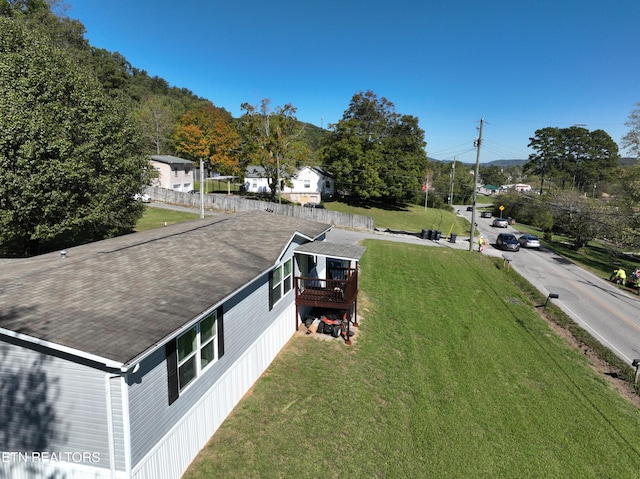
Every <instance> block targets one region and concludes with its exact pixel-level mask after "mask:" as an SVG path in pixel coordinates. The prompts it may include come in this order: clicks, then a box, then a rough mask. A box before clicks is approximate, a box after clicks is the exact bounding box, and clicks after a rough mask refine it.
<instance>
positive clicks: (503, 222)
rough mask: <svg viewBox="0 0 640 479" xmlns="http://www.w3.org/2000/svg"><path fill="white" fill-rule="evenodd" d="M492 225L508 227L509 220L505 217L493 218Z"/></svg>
mask: <svg viewBox="0 0 640 479" xmlns="http://www.w3.org/2000/svg"><path fill="white" fill-rule="evenodd" d="M492 225H493V226H495V227H496V228H506V227H507V226H509V222H508V221H507V220H506V219H505V218H496V219H495V220H493V223H492Z"/></svg>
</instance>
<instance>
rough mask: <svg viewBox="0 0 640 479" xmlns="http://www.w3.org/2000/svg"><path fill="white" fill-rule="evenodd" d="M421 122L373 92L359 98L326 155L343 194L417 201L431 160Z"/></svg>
mask: <svg viewBox="0 0 640 479" xmlns="http://www.w3.org/2000/svg"><path fill="white" fill-rule="evenodd" d="M425 146H426V142H425V141H424V131H423V130H422V129H420V127H419V126H418V119H417V118H416V117H413V116H410V115H400V114H398V113H396V112H395V107H394V105H393V103H391V102H390V101H389V100H387V99H386V98H378V96H377V95H376V94H375V93H373V92H372V91H366V92H360V93H356V94H355V95H354V96H353V97H352V99H351V103H350V104H349V108H348V109H347V110H346V111H345V112H344V114H343V117H342V119H341V120H340V121H339V122H338V123H337V124H336V125H332V126H331V131H330V132H329V134H328V135H327V140H326V145H325V146H324V148H323V150H322V157H323V161H324V163H325V164H326V165H327V167H328V168H329V169H330V170H331V172H332V173H333V174H334V175H335V178H336V182H337V184H338V187H339V188H342V189H343V190H347V191H348V192H350V194H352V195H354V196H356V197H358V198H361V199H368V198H379V197H383V198H390V199H393V200H394V201H396V202H404V201H408V200H411V199H413V198H415V197H416V196H418V195H419V194H420V191H421V185H422V184H423V181H424V177H425V173H426V169H427V165H428V160H427V155H426V153H425V150H424V148H425Z"/></svg>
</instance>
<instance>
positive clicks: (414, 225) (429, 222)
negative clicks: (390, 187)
mask: <svg viewBox="0 0 640 479" xmlns="http://www.w3.org/2000/svg"><path fill="white" fill-rule="evenodd" d="M324 205H325V206H326V207H327V209H330V210H334V211H340V212H341V213H350V214H358V215H367V216H371V217H373V224H374V225H375V227H376V228H390V229H396V230H403V231H415V232H418V231H422V230H423V229H425V230H440V231H441V232H442V234H445V235H446V234H448V233H449V231H450V229H451V228H452V226H453V232H454V233H456V234H459V235H463V234H466V235H467V236H468V235H469V222H468V221H467V220H466V219H465V218H463V217H461V216H458V215H456V214H454V213H451V212H449V211H446V210H440V209H434V208H426V209H425V208H424V206H417V205H409V206H407V207H406V208H404V209H383V208H375V207H370V208H365V207H356V206H351V205H348V204H346V203H342V202H338V201H333V202H326V203H324Z"/></svg>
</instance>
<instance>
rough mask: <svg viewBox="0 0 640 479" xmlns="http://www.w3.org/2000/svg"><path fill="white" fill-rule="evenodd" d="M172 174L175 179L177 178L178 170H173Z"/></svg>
mask: <svg viewBox="0 0 640 479" xmlns="http://www.w3.org/2000/svg"><path fill="white" fill-rule="evenodd" d="M173 174H174V176H175V177H176V178H177V177H178V168H176V169H175V170H173Z"/></svg>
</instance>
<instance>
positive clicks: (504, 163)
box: [429, 157, 638, 168]
mask: <svg viewBox="0 0 640 479" xmlns="http://www.w3.org/2000/svg"><path fill="white" fill-rule="evenodd" d="M429 161H438V162H440V163H451V161H452V160H446V161H440V160H436V159H435V158H429ZM527 161H529V160H495V161H489V162H487V163H480V166H500V167H502V168H510V167H512V166H520V165H523V164H524V163H526V162H527ZM618 163H619V165H620V166H633V165H636V164H638V160H637V159H636V158H629V157H625V158H620V160H619V161H618ZM462 164H466V165H474V164H475V163H462Z"/></svg>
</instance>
